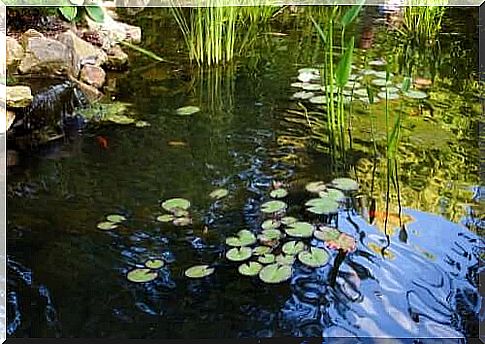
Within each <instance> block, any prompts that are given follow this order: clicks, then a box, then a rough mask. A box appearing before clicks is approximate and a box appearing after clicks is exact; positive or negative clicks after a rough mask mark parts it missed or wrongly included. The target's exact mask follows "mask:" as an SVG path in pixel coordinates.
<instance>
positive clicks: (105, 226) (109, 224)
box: [97, 221, 118, 231]
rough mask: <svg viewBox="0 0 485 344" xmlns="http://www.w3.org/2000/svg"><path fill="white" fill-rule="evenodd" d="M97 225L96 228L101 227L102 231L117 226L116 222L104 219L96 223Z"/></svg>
mask: <svg viewBox="0 0 485 344" xmlns="http://www.w3.org/2000/svg"><path fill="white" fill-rule="evenodd" d="M97 227H98V229H101V230H103V231H109V230H111V229H115V228H116V227H118V224H117V223H113V222H109V221H105V222H100V223H98V225H97Z"/></svg>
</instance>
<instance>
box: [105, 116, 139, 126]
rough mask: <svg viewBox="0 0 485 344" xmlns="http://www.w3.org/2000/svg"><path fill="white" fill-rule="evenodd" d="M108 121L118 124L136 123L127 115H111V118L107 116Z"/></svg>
mask: <svg viewBox="0 0 485 344" xmlns="http://www.w3.org/2000/svg"><path fill="white" fill-rule="evenodd" d="M106 120H108V121H111V122H113V123H116V124H131V123H134V122H135V120H134V119H133V118H130V117H128V116H125V115H118V114H111V115H109V116H106Z"/></svg>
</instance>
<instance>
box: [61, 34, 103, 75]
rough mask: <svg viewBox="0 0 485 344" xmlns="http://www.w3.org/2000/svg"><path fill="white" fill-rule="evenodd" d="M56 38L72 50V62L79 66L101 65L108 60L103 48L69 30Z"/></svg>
mask: <svg viewBox="0 0 485 344" xmlns="http://www.w3.org/2000/svg"><path fill="white" fill-rule="evenodd" d="M57 39H58V41H59V42H61V43H64V44H65V45H66V46H67V47H68V48H69V49H71V50H72V51H73V53H74V59H75V61H74V63H75V64H76V65H78V66H79V67H81V66H83V65H85V64H92V65H95V66H101V65H103V64H105V63H106V61H107V60H108V56H107V55H106V53H105V52H104V51H103V50H101V49H99V48H97V47H95V46H94V45H92V44H91V43H88V42H86V41H84V40H83V39H81V38H79V37H78V36H77V35H76V34H75V33H74V32H72V31H71V30H69V31H66V32H63V33H61V34H60V35H59V36H58V37H57Z"/></svg>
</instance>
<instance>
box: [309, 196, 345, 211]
mask: <svg viewBox="0 0 485 344" xmlns="http://www.w3.org/2000/svg"><path fill="white" fill-rule="evenodd" d="M305 205H306V206H307V207H308V208H307V210H308V211H309V212H310V213H313V214H318V215H330V214H336V213H338V208H339V205H338V203H337V202H336V201H335V200H334V199H332V198H330V197H328V196H326V197H319V198H314V199H311V200H309V201H308V202H306V203H305Z"/></svg>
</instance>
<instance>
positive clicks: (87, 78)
mask: <svg viewBox="0 0 485 344" xmlns="http://www.w3.org/2000/svg"><path fill="white" fill-rule="evenodd" d="M80 79H81V81H83V82H85V83H87V84H88V85H91V86H94V87H96V88H101V87H102V86H103V85H104V82H105V81H106V72H105V71H104V70H103V68H101V67H98V66H92V65H85V66H84V67H83V68H82V69H81V78H80Z"/></svg>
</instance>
